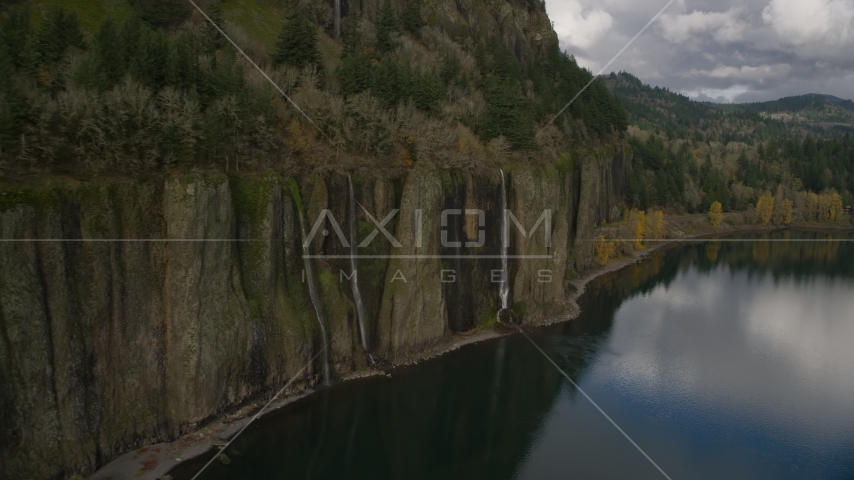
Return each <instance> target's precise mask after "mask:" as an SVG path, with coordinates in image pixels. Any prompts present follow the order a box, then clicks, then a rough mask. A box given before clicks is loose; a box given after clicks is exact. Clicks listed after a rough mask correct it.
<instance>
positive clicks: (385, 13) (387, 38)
mask: <svg viewBox="0 0 854 480" xmlns="http://www.w3.org/2000/svg"><path fill="white" fill-rule="evenodd" d="M376 29H377V50H379V51H380V52H381V53H385V52H390V51H392V50H394V41H393V40H392V38H391V36H392V34H394V33H397V31H398V27H397V16H396V15H395V13H394V7H392V5H391V0H384V1H383V6H382V8H380V13H379V16H378V17H377V22H376Z"/></svg>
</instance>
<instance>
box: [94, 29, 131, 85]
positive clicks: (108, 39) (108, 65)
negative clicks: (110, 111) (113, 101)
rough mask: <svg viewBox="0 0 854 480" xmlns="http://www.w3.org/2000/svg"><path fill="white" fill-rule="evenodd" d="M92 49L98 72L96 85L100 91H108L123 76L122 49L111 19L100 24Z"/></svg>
mask: <svg viewBox="0 0 854 480" xmlns="http://www.w3.org/2000/svg"><path fill="white" fill-rule="evenodd" d="M93 47H94V48H93V50H94V53H95V67H96V69H97V72H98V79H97V80H96V84H97V86H98V87H99V88H101V89H102V90H106V89H109V88H110V87H112V86H113V85H115V84H116V83H117V82H118V81H119V79H120V78H121V76H122V75H123V74H124V51H123V50H124V49H123V47H122V44H121V42H120V37H119V32H118V29H117V28H116V24H115V22H113V19H112V18H110V17H107V18H105V19H104V20H103V21H102V22H101V26H100V28H99V29H98V33H96V34H95V41H94V44H93Z"/></svg>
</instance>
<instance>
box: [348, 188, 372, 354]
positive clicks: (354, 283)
mask: <svg viewBox="0 0 854 480" xmlns="http://www.w3.org/2000/svg"><path fill="white" fill-rule="evenodd" d="M347 182H348V183H349V184H350V268H351V270H352V276H351V277H350V288H351V289H352V290H353V302H354V303H355V304H356V316H357V317H358V320H359V334H360V335H361V337H362V348H364V349H365V352H368V351H369V350H370V349H369V348H368V334H367V332H366V331H365V304H364V303H362V293H361V292H360V291H359V273H358V269H357V268H356V255H357V252H356V194H355V193H354V192H353V177H351V176H350V174H349V173H348V174H347ZM368 356H370V353H368Z"/></svg>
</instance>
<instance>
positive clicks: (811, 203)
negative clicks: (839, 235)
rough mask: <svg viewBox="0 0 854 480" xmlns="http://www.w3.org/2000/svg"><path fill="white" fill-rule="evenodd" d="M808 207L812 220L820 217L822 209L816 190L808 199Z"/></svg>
mask: <svg viewBox="0 0 854 480" xmlns="http://www.w3.org/2000/svg"><path fill="white" fill-rule="evenodd" d="M807 208H808V209H809V216H810V219H811V220H818V219H820V218H821V217H820V215H821V213H820V211H819V209H818V195H816V194H815V192H810V193H809V196H808V199H807Z"/></svg>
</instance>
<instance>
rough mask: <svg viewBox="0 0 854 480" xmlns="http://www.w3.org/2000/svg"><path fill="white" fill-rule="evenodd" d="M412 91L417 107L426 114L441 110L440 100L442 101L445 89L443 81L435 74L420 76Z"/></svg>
mask: <svg viewBox="0 0 854 480" xmlns="http://www.w3.org/2000/svg"><path fill="white" fill-rule="evenodd" d="M414 83H415V85H413V87H414V88H413V90H412V100H413V101H414V102H415V106H416V107H417V108H419V109H421V110H424V111H426V112H432V111H435V110H437V109H438V108H439V100H441V99H442V94H443V93H444V88H443V87H442V81H441V80H440V79H439V76H438V75H436V73H435V72H429V73H425V74H422V75H418V77H417V79H416V81H415V82H414Z"/></svg>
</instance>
